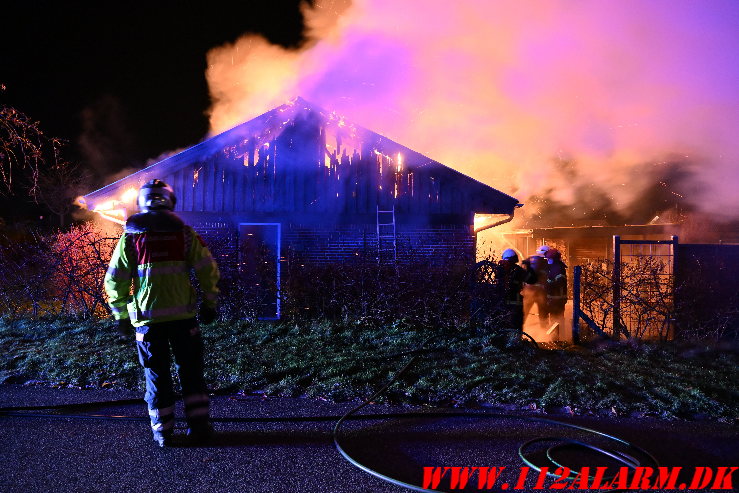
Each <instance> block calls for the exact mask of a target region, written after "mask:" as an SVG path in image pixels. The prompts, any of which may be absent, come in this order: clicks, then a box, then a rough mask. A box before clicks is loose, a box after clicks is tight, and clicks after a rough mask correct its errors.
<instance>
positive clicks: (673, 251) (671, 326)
mask: <svg viewBox="0 0 739 493" xmlns="http://www.w3.org/2000/svg"><path fill="white" fill-rule="evenodd" d="M670 240H672V243H671V244H670V258H671V260H672V272H671V274H672V276H671V277H672V290H671V291H672V293H671V295H672V310H670V314H669V316H668V317H667V334H665V339H667V340H668V341H669V340H670V339H674V338H675V331H676V330H677V327H675V325H676V322H675V318H674V316H675V307H676V306H677V298H676V296H677V266H678V263H677V252H678V249H679V240H678V237H677V236H675V235H672V236H671V237H670ZM670 333H672V337H670Z"/></svg>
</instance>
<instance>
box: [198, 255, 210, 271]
mask: <svg viewBox="0 0 739 493" xmlns="http://www.w3.org/2000/svg"><path fill="white" fill-rule="evenodd" d="M213 262H215V261H214V260H213V257H211V256H210V255H208V256H206V257H203V258H201V259H200V260H198V261H197V262H195V265H193V266H192V268H193V269H195V270H200V269H202V268H203V267H207V266H209V265H211V264H212V263H213Z"/></svg>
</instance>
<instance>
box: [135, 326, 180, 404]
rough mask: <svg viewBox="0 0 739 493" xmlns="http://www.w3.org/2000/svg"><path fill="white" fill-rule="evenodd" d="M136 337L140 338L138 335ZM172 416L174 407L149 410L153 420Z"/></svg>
mask: <svg viewBox="0 0 739 493" xmlns="http://www.w3.org/2000/svg"><path fill="white" fill-rule="evenodd" d="M136 335H137V336H138V334H136ZM142 335H143V334H142ZM171 414H174V406H168V407H163V408H161V409H149V416H151V417H152V418H161V417H162V416H167V415H171Z"/></svg>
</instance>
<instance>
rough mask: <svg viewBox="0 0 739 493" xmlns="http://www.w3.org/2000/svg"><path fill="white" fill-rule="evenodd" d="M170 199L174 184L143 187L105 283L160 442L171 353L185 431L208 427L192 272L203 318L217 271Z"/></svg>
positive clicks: (209, 311) (170, 397)
mask: <svg viewBox="0 0 739 493" xmlns="http://www.w3.org/2000/svg"><path fill="white" fill-rule="evenodd" d="M175 202H176V197H175V195H174V191H173V190H172V187H170V186H169V185H167V184H166V183H164V182H163V181H161V180H151V181H150V182H148V183H146V184H145V185H144V186H143V187H141V189H140V190H139V195H138V207H139V210H140V211H141V212H139V213H138V214H134V215H133V216H131V217H130V218H128V220H127V221H126V225H125V227H124V231H123V235H122V236H121V238H120V240H119V241H118V245H117V246H116V248H115V250H114V251H113V256H112V258H111V259H110V265H109V267H108V271H107V273H106V275H105V291H106V293H107V295H108V298H109V299H108V303H109V305H110V308H111V310H112V313H113V316H114V317H115V319H116V320H117V321H118V326H119V331H121V332H125V331H127V330H128V331H131V332H133V329H135V332H136V346H137V350H138V356H139V361H140V363H141V365H142V366H143V367H144V375H145V377H146V394H145V396H144V400H145V401H146V402H147V404H148V408H149V417H150V420H151V430H152V432H153V435H154V441H155V442H156V443H157V444H158V445H159V446H160V447H166V446H170V445H172V437H173V430H174V409H175V408H174V406H175V395H174V393H173V389H172V375H171V372H170V364H171V356H170V354H173V355H174V360H175V364H176V368H177V372H178V374H179V378H180V382H181V384H182V397H183V401H184V405H185V415H186V418H187V424H188V430H187V434H188V436H189V437H190V438H191V439H192V440H194V441H195V442H200V443H202V442H204V441H206V440H207V439H208V438H210V436H211V434H212V427H211V425H210V420H209V414H210V411H209V406H210V401H209V397H208V393H207V389H206V385H205V379H204V377H203V372H204V366H203V341H202V338H201V335H200V329H199V326H198V322H197V320H196V314H197V311H196V305H197V296H196V292H195V289H194V287H193V286H192V283H191V281H190V272H191V270H192V271H194V272H195V277H197V280H198V283H199V285H200V289H201V291H202V301H201V304H200V311H199V312H200V313H199V318H200V322H201V323H203V324H209V323H212V322H213V321H214V320H215V318H216V316H217V311H216V303H217V297H218V294H219V290H218V287H217V286H216V284H217V283H218V280H219V277H220V274H219V272H218V266H217V265H216V262H215V260H214V259H213V257H212V256H211V254H210V252H209V251H208V248H207V247H206V245H205V243H204V242H203V240H202V239H201V238H200V236H198V234H197V233H196V232H195V231H194V230H193V229H192V228H191V227H190V226H187V225H185V223H184V222H183V221H182V220H181V219H180V218H179V217H177V215H176V214H175V213H174V212H172V211H173V210H174V205H175ZM131 286H133V290H132V289H131ZM170 347H171V353H170Z"/></svg>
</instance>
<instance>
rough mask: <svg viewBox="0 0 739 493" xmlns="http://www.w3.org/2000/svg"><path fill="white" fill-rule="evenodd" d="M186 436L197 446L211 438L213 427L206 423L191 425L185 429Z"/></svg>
mask: <svg viewBox="0 0 739 493" xmlns="http://www.w3.org/2000/svg"><path fill="white" fill-rule="evenodd" d="M187 436H188V438H189V439H190V440H191V441H192V442H193V443H196V444H199V445H202V444H205V443H208V442H209V441H210V439H211V438H213V425H211V424H210V423H209V422H208V421H203V422H202V423H192V424H190V426H189V427H188V428H187Z"/></svg>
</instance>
